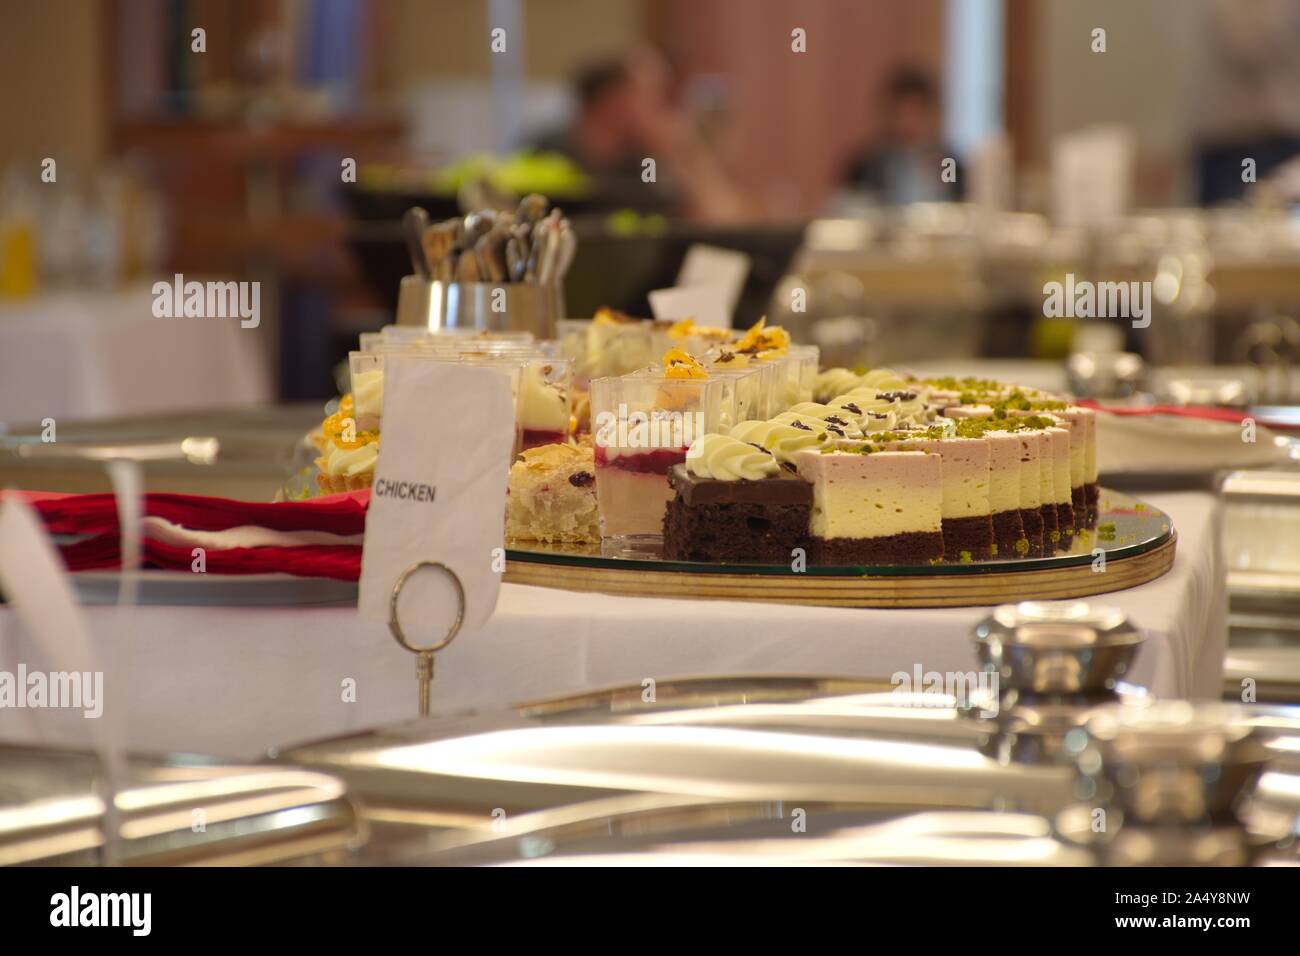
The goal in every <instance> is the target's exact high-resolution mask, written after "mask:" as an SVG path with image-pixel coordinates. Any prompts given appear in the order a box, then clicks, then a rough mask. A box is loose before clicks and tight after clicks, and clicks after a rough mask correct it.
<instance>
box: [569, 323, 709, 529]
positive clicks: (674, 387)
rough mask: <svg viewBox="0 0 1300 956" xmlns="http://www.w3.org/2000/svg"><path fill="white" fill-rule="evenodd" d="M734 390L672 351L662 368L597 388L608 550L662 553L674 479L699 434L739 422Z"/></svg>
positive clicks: (595, 426) (595, 419)
mask: <svg viewBox="0 0 1300 956" xmlns="http://www.w3.org/2000/svg"><path fill="white" fill-rule="evenodd" d="M728 396H729V397H730V400H731V401H732V402H733V403H734V400H735V399H734V396H735V390H734V388H728V383H725V382H724V381H723V380H722V379H720V378H715V377H711V376H710V375H709V373H708V370H707V369H706V368H705V367H704V366H703V365H702V364H700V362H698V361H697V360H696V359H695V358H694V357H693V356H691V355H689V354H688V353H685V352H682V351H681V350H679V349H670V350H669V351H668V353H667V354H666V355H665V356H664V364H663V366H662V367H656V368H653V369H647V370H644V371H641V372H634V373H632V374H630V375H623V376H619V377H618V378H599V379H594V380H593V381H592V383H591V414H592V435H593V445H594V451H595V468H596V502H597V506H598V508H599V511H600V533H601V538H602V540H603V541H604V542H605V543H606V544H607V550H613V551H618V550H620V549H622V548H628V549H631V550H639V549H641V548H651V549H654V550H657V548H658V544H659V541H660V540H661V538H662V535H663V521H664V510H665V508H666V507H667V504H668V500H669V498H671V497H672V489H671V487H670V486H669V484H668V472H669V470H670V469H671V468H672V466H673V465H676V464H679V463H681V462H683V461H685V460H686V453H687V450H688V449H689V448H690V446H691V443H692V442H693V441H694V440H695V439H696V438H698V437H699V436H700V435H703V434H708V433H711V432H716V431H718V430H719V423H720V422H721V421H722V420H723V419H724V417H725V418H728V419H731V420H734V416H735V409H734V408H730V409H728V408H724V405H725V404H726V402H727V400H728Z"/></svg>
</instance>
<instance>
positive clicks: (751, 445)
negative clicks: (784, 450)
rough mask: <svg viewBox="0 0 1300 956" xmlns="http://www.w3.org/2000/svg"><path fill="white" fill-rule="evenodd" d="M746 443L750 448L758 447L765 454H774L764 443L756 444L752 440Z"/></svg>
mask: <svg viewBox="0 0 1300 956" xmlns="http://www.w3.org/2000/svg"><path fill="white" fill-rule="evenodd" d="M745 444H746V445H748V446H749V447H750V448H757V449H758V450H759V451H761V452H762V453H763V454H764V455H770V454H772V453H771V452H770V451H768V450H767V449H766V448H764V447H763V446H762V445H755V444H754V443H753V442H752V441H747V442H745Z"/></svg>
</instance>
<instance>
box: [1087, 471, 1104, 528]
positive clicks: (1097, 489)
mask: <svg viewBox="0 0 1300 956" xmlns="http://www.w3.org/2000/svg"><path fill="white" fill-rule="evenodd" d="M1083 497H1084V500H1085V501H1086V502H1087V503H1088V527H1090V528H1091V527H1093V526H1094V525H1095V524H1096V523H1097V516H1098V515H1099V514H1101V485H1099V484H1097V482H1095V481H1090V482H1088V483H1087V484H1086V485H1084V486H1083Z"/></svg>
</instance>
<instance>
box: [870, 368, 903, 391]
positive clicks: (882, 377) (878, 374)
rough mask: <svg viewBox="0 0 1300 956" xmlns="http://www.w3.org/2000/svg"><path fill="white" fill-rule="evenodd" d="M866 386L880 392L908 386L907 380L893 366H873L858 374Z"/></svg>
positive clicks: (897, 389)
mask: <svg viewBox="0 0 1300 956" xmlns="http://www.w3.org/2000/svg"><path fill="white" fill-rule="evenodd" d="M858 378H859V379H861V384H862V385H863V386H865V387H866V388H874V389H875V390H876V391H878V392H895V391H899V390H901V389H905V388H907V380H906V379H904V378H903V376H901V375H899V374H898V373H897V372H895V371H894V370H893V369H892V368H873V369H870V370H869V371H866V372H864V373H863V374H861V375H859V376H858Z"/></svg>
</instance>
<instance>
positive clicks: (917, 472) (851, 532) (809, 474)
mask: <svg viewBox="0 0 1300 956" xmlns="http://www.w3.org/2000/svg"><path fill="white" fill-rule="evenodd" d="M795 465H796V467H797V468H798V471H799V475H800V477H802V478H804V479H806V480H807V481H809V482H811V483H812V488H813V504H812V518H811V522H810V525H809V530H810V531H811V534H812V542H811V544H812V549H811V551H810V552H809V554H810V557H811V558H812V559H813V562H814V563H816V564H854V565H872V564H881V565H915V564H928V563H931V562H934V561H940V560H942V559H943V556H944V547H943V477H942V472H941V464H940V459H939V456H938V455H930V454H927V453H926V452H923V451H889V450H887V449H885V448H884V447H883V446H881V445H864V446H863V447H861V448H858V449H854V450H851V451H846V450H826V451H801V452H799V453H798V454H796V455H795Z"/></svg>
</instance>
